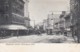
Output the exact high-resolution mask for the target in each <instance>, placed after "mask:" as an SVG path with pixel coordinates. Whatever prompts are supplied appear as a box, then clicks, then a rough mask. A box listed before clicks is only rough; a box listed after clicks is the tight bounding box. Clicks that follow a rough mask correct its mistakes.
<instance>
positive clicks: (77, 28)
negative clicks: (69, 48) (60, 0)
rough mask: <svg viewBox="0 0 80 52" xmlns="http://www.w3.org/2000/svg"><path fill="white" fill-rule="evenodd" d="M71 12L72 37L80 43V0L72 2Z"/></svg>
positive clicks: (72, 0) (71, 0)
mask: <svg viewBox="0 0 80 52" xmlns="http://www.w3.org/2000/svg"><path fill="white" fill-rule="evenodd" d="M70 10H71V17H72V26H71V28H72V35H73V37H74V35H75V36H76V37H77V38H78V42H79V43H80V0H70Z"/></svg>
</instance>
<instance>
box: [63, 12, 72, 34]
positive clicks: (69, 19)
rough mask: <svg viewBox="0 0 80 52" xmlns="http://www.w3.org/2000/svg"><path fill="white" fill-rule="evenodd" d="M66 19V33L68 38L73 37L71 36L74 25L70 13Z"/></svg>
mask: <svg viewBox="0 0 80 52" xmlns="http://www.w3.org/2000/svg"><path fill="white" fill-rule="evenodd" d="M64 18H65V32H66V33H67V36H72V34H71V25H72V23H71V20H72V19H71V16H70V14H69V13H68V14H66V15H65V16H64Z"/></svg>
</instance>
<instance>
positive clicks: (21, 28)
mask: <svg viewBox="0 0 80 52" xmlns="http://www.w3.org/2000/svg"><path fill="white" fill-rule="evenodd" d="M0 29H7V30H28V28H27V27H25V26H23V25H1V26H0Z"/></svg>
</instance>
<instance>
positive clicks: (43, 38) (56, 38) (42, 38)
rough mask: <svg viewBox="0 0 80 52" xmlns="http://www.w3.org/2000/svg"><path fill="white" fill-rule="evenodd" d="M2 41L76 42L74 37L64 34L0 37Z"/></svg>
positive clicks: (0, 41)
mask: <svg viewBox="0 0 80 52" xmlns="http://www.w3.org/2000/svg"><path fill="white" fill-rule="evenodd" d="M0 43H75V41H74V39H73V38H72V37H66V36H64V35H47V34H41V35H28V36H18V37H10V38H6V39H0Z"/></svg>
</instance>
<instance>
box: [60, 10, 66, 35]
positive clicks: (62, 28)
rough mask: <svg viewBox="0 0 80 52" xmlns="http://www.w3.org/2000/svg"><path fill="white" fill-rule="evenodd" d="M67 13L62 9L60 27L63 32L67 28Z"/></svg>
mask: <svg viewBox="0 0 80 52" xmlns="http://www.w3.org/2000/svg"><path fill="white" fill-rule="evenodd" d="M65 14H66V12H65V11H62V14H61V15H60V17H59V18H60V21H59V28H60V31H61V34H64V30H65V19H64V16H65Z"/></svg>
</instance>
